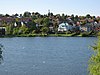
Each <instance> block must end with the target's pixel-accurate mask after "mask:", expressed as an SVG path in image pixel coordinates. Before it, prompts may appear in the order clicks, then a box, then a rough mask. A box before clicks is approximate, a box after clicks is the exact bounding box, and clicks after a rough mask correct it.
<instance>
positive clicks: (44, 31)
mask: <svg viewBox="0 0 100 75" xmlns="http://www.w3.org/2000/svg"><path fill="white" fill-rule="evenodd" d="M41 31H42V33H43V34H47V32H48V31H49V29H48V27H42V29H41Z"/></svg>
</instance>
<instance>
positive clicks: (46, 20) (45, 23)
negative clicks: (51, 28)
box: [43, 17, 49, 27]
mask: <svg viewBox="0 0 100 75" xmlns="http://www.w3.org/2000/svg"><path fill="white" fill-rule="evenodd" d="M43 24H44V26H46V27H48V25H49V18H48V17H46V18H44V20H43Z"/></svg>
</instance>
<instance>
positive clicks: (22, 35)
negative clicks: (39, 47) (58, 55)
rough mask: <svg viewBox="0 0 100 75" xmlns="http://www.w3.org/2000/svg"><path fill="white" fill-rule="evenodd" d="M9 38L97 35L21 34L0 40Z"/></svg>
mask: <svg viewBox="0 0 100 75" xmlns="http://www.w3.org/2000/svg"><path fill="white" fill-rule="evenodd" d="M10 37H97V35H82V34H79V35H75V34H48V35H47V34H21V35H4V36H0V38H10Z"/></svg>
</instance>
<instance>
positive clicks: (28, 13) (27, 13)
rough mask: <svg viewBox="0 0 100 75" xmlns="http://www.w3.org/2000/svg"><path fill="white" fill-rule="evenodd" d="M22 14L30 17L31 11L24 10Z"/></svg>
mask: <svg viewBox="0 0 100 75" xmlns="http://www.w3.org/2000/svg"><path fill="white" fill-rule="evenodd" d="M23 16H24V17H30V16H31V13H30V12H28V11H26V12H24V14H23Z"/></svg>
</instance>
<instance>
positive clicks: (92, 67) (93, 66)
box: [89, 37, 100, 75]
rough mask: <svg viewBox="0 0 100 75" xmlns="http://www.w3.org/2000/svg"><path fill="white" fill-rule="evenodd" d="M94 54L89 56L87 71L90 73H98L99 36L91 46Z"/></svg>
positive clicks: (99, 55)
mask: <svg viewBox="0 0 100 75" xmlns="http://www.w3.org/2000/svg"><path fill="white" fill-rule="evenodd" d="M92 48H93V50H94V55H92V57H91V58H90V62H89V73H90V75H100V37H99V40H98V42H97V44H96V45H95V46H92Z"/></svg>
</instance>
